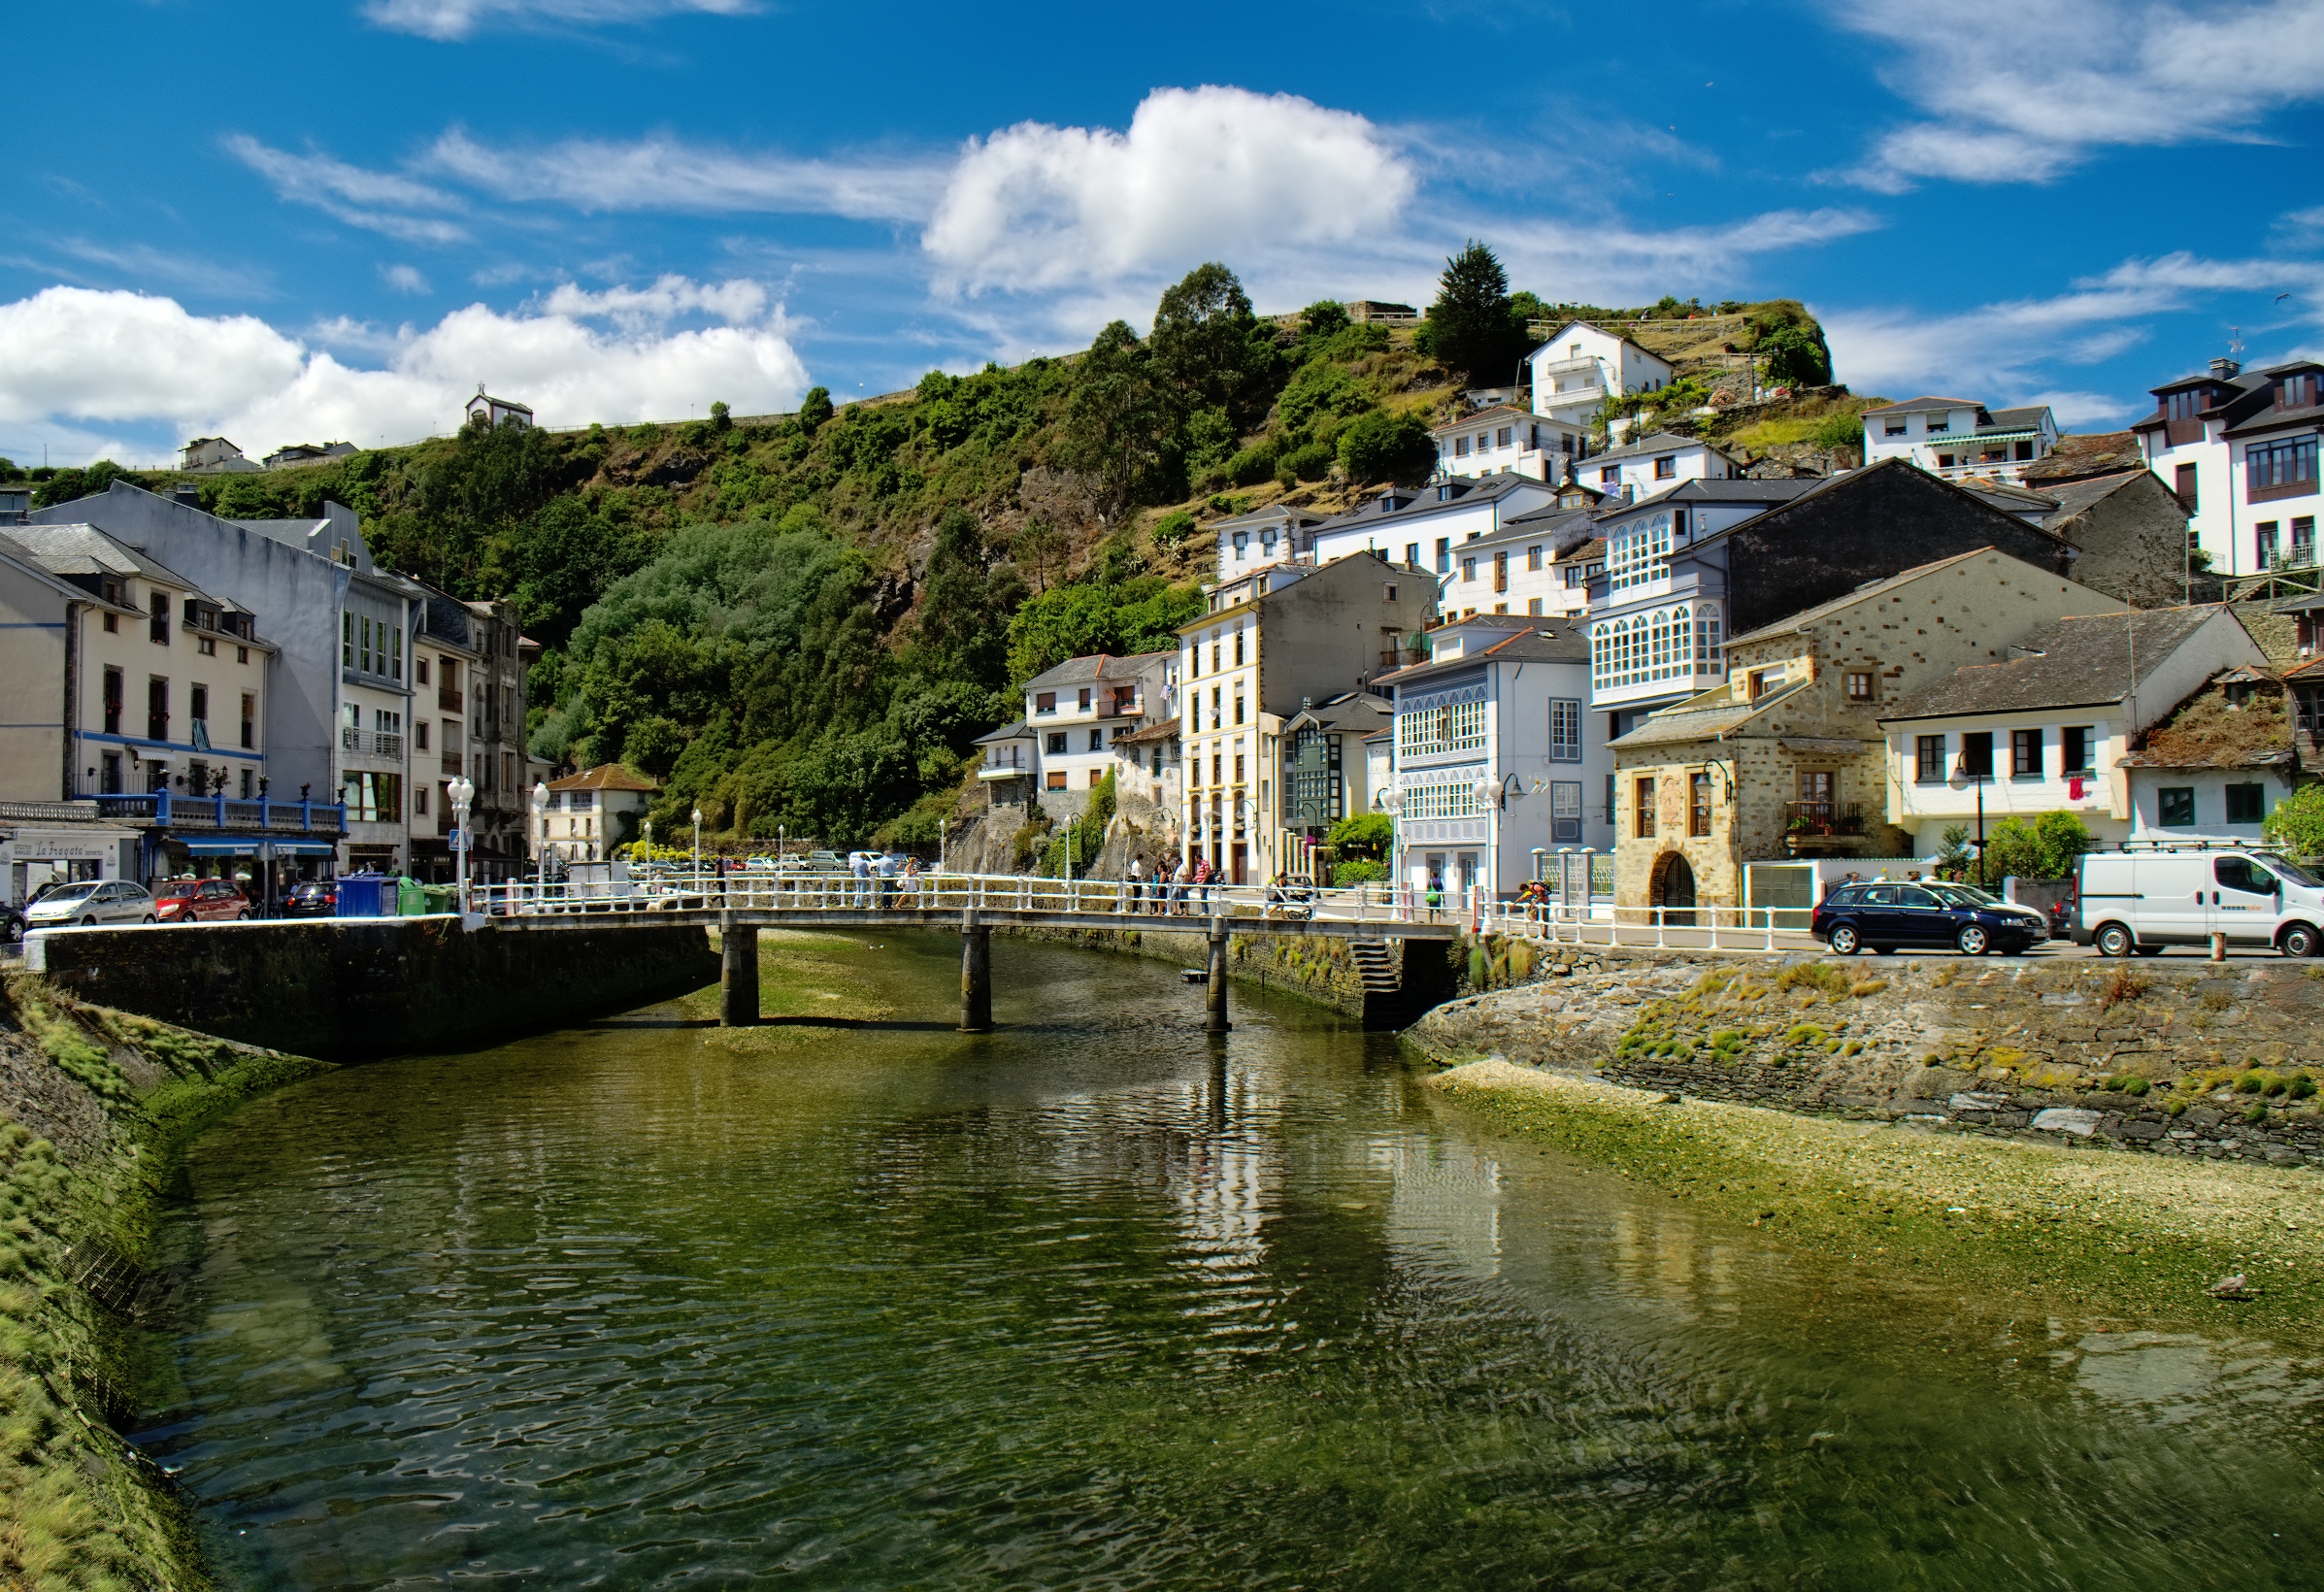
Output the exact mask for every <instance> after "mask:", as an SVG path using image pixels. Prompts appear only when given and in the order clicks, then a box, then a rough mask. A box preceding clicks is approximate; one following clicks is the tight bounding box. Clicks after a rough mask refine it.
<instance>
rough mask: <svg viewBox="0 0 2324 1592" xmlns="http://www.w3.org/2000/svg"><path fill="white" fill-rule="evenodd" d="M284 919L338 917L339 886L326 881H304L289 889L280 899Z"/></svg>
mask: <svg viewBox="0 0 2324 1592" xmlns="http://www.w3.org/2000/svg"><path fill="white" fill-rule="evenodd" d="M282 915H283V916H284V917H336V916H338V915H339V886H338V885H337V884H335V883H333V882H332V881H331V880H329V879H301V880H299V882H298V883H296V884H293V885H292V886H291V887H290V892H289V894H287V895H285V896H283V898H282Z"/></svg>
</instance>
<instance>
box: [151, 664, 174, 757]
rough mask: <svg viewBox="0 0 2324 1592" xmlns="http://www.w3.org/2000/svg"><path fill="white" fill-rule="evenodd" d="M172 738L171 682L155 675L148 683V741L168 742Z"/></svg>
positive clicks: (164, 677)
mask: <svg viewBox="0 0 2324 1592" xmlns="http://www.w3.org/2000/svg"><path fill="white" fill-rule="evenodd" d="M169 738H170V682H169V680H168V678H167V677H166V676H162V675H155V676H154V677H153V678H152V679H150V680H147V681H146V739H147V740H148V741H167V740H168V739H169Z"/></svg>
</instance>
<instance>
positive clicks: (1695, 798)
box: [1686, 770, 1710, 835]
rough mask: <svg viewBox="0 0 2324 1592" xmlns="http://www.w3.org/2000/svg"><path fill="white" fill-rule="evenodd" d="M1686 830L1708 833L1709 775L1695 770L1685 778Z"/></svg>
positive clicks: (1702, 833)
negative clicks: (1686, 798)
mask: <svg viewBox="0 0 2324 1592" xmlns="http://www.w3.org/2000/svg"><path fill="white" fill-rule="evenodd" d="M1687 797H1688V800H1687V808H1686V832H1687V833H1688V834H1689V835H1708V834H1710V775H1708V774H1706V773H1703V772H1702V771H1701V770H1697V771H1696V772H1695V773H1694V774H1692V775H1690V776H1688V778H1687Z"/></svg>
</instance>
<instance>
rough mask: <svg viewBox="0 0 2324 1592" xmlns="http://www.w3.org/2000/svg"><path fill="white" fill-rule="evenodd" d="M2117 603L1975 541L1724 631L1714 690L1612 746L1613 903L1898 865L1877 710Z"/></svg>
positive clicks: (1729, 893)
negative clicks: (1845, 858) (1845, 864)
mask: <svg viewBox="0 0 2324 1592" xmlns="http://www.w3.org/2000/svg"><path fill="white" fill-rule="evenodd" d="M1890 468H1895V467H1890ZM1904 468H1905V469H1907V470H1909V469H1910V467H1909V466H1906V467H1904ZM1912 474H1913V475H1915V476H1918V472H1912ZM1918 479H1920V480H1922V481H1929V478H1927V477H1925V476H1923V477H1919V478H1918ZM1929 484H1930V486H1931V487H1932V488H1935V489H1937V490H1947V491H1948V490H1950V488H1947V487H1944V486H1942V483H1939V482H1936V481H1929ZM1995 517H1996V518H1997V519H2004V520H2005V521H2006V516H2001V515H1996V516H1995ZM2006 522H2008V523H2012V524H2013V523H2014V522H2013V521H2006ZM2036 534H2038V533H2036ZM2121 607H2122V604H2120V603H2119V602H2118V601H2116V600H2115V599H2113V598H2110V597H2108V596H2107V595H2106V594H2105V593H2103V592H2098V591H2093V590H2092V589H2090V588H2089V587H2087V586H2083V585H2079V584H2077V583H2075V581H2073V580H2067V579H2065V578H2064V577H2063V576H2061V575H2058V574H2056V573H2055V572H2054V571H2053V570H2051V569H2049V568H2045V567H2043V566H2042V565H2040V564H2032V563H2028V562H2026V561H2024V560H2022V559H2018V558H2013V557H2010V556H2009V554H2007V553H2004V552H2001V551H1999V550H1997V549H1995V548H1992V547H1981V548H1977V549H1975V550H1974V551H1970V552H1964V553H1957V554H1955V555H1953V556H1952V557H1949V558H1944V559H1941V560H1939V561H1937V562H1935V563H1930V564H1924V565H1922V566H1920V567H1919V568H1916V569H1909V570H1906V571H1904V572H1903V573H1901V574H1898V575H1895V576H1892V577H1890V578H1889V579H1887V580H1880V581H1876V582H1875V583H1872V584H1870V585H1866V586H1864V587H1862V588H1860V589H1858V590H1854V591H1850V592H1848V593H1846V594H1845V595H1844V596H1840V597H1836V598H1833V599H1831V600H1829V601H1826V602H1824V603H1821V604H1819V605H1817V606H1815V607H1813V608H1809V609H1806V610H1804V611H1801V612H1798V613H1794V614H1788V615H1786V616H1784V617H1782V618H1779V619H1778V620H1776V622H1775V623H1773V624H1767V625H1762V626H1760V627H1758V628H1755V629H1752V630H1748V631H1745V632H1744V633H1743V634H1742V635H1739V636H1736V637H1734V638H1733V639H1732V640H1730V641H1729V642H1728V644H1727V656H1726V662H1727V669H1728V675H1727V680H1726V682H1725V683H1724V684H1721V685H1719V686H1717V687H1716V688H1714V689H1712V690H1710V691H1705V692H1703V693H1701V694H1700V695H1698V696H1695V697H1692V698H1689V699H1688V700H1687V701H1684V702H1681V703H1678V704H1677V705H1676V706H1673V707H1670V708H1666V709H1664V710H1663V711H1661V712H1659V713H1653V714H1651V715H1649V716H1648V717H1647V718H1646V719H1645V721H1644V722H1643V723H1642V724H1640V725H1639V726H1638V727H1637V728H1636V729H1634V730H1632V731H1631V732H1630V733H1629V734H1628V735H1625V736H1623V737H1621V738H1620V739H1619V740H1617V741H1615V742H1614V743H1613V753H1614V767H1615V775H1614V789H1615V803H1616V813H1615V835H1616V840H1615V846H1614V898H1615V901H1616V903H1617V904H1618V905H1622V906H1628V907H1692V906H1696V905H1703V906H1717V907H1734V906H1741V905H1743V865H1744V864H1745V863H1748V862H1756V861H1767V860H1774V859H1778V858H1786V857H1794V856H1810V855H1814V856H1831V855H1860V856H1881V857H1885V856H1896V855H1900V854H1902V850H1901V848H1902V847H1903V846H1904V845H1905V844H1906V840H1905V837H1904V835H1903V834H1902V832H1901V831H1898V830H1896V829H1894V828H1893V827H1892V826H1891V825H1890V824H1889V823H1888V804H1887V799H1886V797H1887V791H1886V786H1887V768H1886V756H1885V753H1886V746H1887V742H1886V737H1885V734H1884V732H1883V730H1882V729H1881V725H1880V716H1881V712H1882V705H1883V704H1884V703H1891V702H1894V701H1896V700H1897V699H1898V698H1900V697H1904V696H1906V695H1908V694H1909V693H1912V692H1915V691H1918V690H1919V689H1920V688H1921V687H1922V686H1924V685H1927V684H1929V683H1931V682H1933V681H1936V680H1941V679H1942V678H1944V677H1946V676H1949V675H1951V674H1952V673H1953V672H1954V671H1955V670H1957V669H1960V668H1961V667H1962V666H1963V665H1965V664H1973V663H1992V662H1997V661H2000V660H2002V659H2005V658H2007V657H2008V656H2009V648H2010V647H2011V645H2012V644H2014V643H2015V642H2017V641H2018V640H2019V638H2021V637H2023V636H2025V635H2027V634H2028V633H2029V632H2032V631H2035V630H2039V629H2041V628H2042V627H2043V626H2044V625H2048V624H2052V623H2054V622H2055V621H2057V620H2059V619H2061V618H2064V617H2065V616H2066V615H2068V614H2095V613H2108V612H2112V611H2115V610H2118V609H2120V608H2121Z"/></svg>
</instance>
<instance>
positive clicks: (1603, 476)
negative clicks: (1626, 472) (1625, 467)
mask: <svg viewBox="0 0 2324 1592" xmlns="http://www.w3.org/2000/svg"><path fill="white" fill-rule="evenodd" d="M1621 479H1622V467H1621V466H1620V465H1618V464H1610V465H1608V466H1607V467H1606V468H1605V469H1603V470H1601V471H1599V472H1598V484H1599V485H1601V486H1611V485H1614V484H1615V483H1616V482H1618V481H1620V480H1621Z"/></svg>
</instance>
